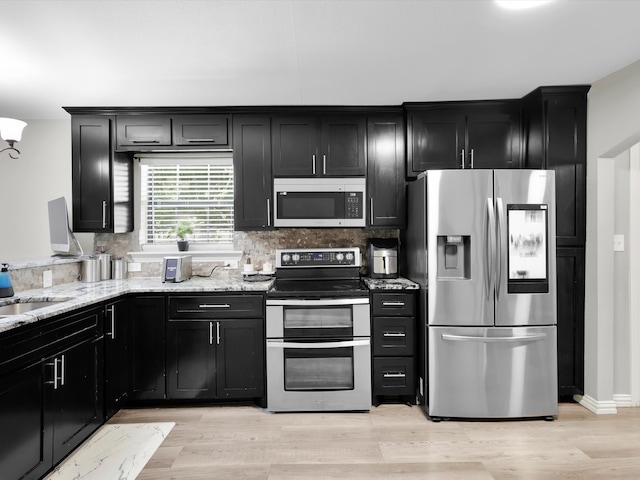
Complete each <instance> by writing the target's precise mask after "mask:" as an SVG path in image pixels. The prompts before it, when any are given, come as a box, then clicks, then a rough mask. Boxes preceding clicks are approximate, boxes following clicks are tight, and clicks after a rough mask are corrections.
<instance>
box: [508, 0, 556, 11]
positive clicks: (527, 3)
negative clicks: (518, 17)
mask: <svg viewBox="0 0 640 480" xmlns="http://www.w3.org/2000/svg"><path fill="white" fill-rule="evenodd" d="M551 1H552V0H495V2H496V3H497V4H498V5H499V6H501V7H502V8H507V9H509V10H526V9H528V8H535V7H539V6H541V5H544V4H545V3H550V2H551Z"/></svg>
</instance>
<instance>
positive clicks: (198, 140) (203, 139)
mask: <svg viewBox="0 0 640 480" xmlns="http://www.w3.org/2000/svg"><path fill="white" fill-rule="evenodd" d="M185 140H186V141H187V142H188V143H202V142H209V143H215V142H216V141H215V140H214V139H213V138H186V139H185Z"/></svg>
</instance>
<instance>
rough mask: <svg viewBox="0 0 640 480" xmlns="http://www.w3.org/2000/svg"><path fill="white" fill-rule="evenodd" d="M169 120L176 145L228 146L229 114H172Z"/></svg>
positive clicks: (229, 143)
mask: <svg viewBox="0 0 640 480" xmlns="http://www.w3.org/2000/svg"><path fill="white" fill-rule="evenodd" d="M171 122H172V127H173V144H174V145H176V146H190V147H200V148H203V147H213V148H223V147H227V148H228V147H229V146H230V145H231V142H230V138H229V132H230V130H229V115H174V116H172V117H171Z"/></svg>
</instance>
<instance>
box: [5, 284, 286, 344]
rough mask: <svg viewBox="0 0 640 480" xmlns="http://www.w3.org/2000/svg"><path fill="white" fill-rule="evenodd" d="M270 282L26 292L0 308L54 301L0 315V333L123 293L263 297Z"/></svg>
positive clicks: (76, 286)
mask: <svg viewBox="0 0 640 480" xmlns="http://www.w3.org/2000/svg"><path fill="white" fill-rule="evenodd" d="M273 282H274V279H273V278H270V279H269V280H267V281H260V282H249V281H244V280H243V278H242V277H241V276H240V275H238V276H220V277H215V276H214V277H208V278H201V277H192V278H191V279H190V280H186V281H184V282H180V283H162V280H161V279H160V277H145V278H130V279H127V280H103V281H100V282H95V283H83V282H73V283H67V284H64V285H58V286H54V287H51V288H42V289H37V290H28V291H25V292H19V293H16V294H15V295H14V296H13V297H9V298H0V306H2V305H7V304H11V303H16V300H18V301H19V302H22V303H24V302H29V301H43V300H47V301H48V300H53V301H56V302H55V303H54V304H53V305H50V306H46V307H44V308H39V309H37V310H33V311H30V312H28V313H23V314H20V315H9V316H2V315H1V314H0V333H3V332H7V331H9V330H12V329H14V328H18V327H21V326H23V325H29V324H32V323H35V322H38V321H40V320H44V319H46V318H50V317H53V316H56V315H59V314H62V313H68V312H73V311H74V310H77V309H79V308H82V307H87V306H90V305H94V304H98V303H100V302H104V301H106V300H110V299H114V298H117V297H119V296H121V295H124V294H127V293H205V292H211V293H220V292H240V293H243V292H246V293H250V292H254V293H265V292H266V291H267V290H269V288H271V286H272V285H273Z"/></svg>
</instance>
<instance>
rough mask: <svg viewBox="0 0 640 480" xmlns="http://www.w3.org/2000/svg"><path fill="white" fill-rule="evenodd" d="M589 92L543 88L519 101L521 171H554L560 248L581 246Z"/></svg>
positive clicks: (586, 88) (574, 88) (581, 87)
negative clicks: (522, 133)
mask: <svg viewBox="0 0 640 480" xmlns="http://www.w3.org/2000/svg"><path fill="white" fill-rule="evenodd" d="M588 91H589V86H584V85H578V86H567V87H541V88H538V89H536V90H534V91H533V92H531V93H530V94H529V95H527V96H526V97H525V98H524V101H523V111H524V119H525V139H526V152H525V153H526V156H525V167H526V168H545V169H550V170H554V171H555V172H556V210H557V219H558V222H557V223H558V225H557V229H556V235H557V243H556V245H557V246H558V247H579V246H584V244H585V236H586V233H585V232H586V161H587V158H586V155H587V92H588Z"/></svg>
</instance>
